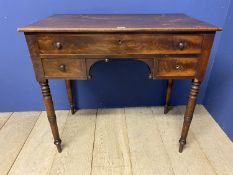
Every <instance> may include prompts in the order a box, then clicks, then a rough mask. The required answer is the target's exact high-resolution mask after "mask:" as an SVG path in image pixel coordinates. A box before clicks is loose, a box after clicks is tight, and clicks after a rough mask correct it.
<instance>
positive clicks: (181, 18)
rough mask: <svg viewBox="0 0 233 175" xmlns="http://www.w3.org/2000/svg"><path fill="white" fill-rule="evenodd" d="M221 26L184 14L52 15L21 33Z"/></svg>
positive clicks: (123, 30)
mask: <svg viewBox="0 0 233 175" xmlns="http://www.w3.org/2000/svg"><path fill="white" fill-rule="evenodd" d="M217 30H221V28H219V27H216V26H213V25H211V24H208V23H205V22H202V21H200V20H197V19H194V18H192V17H189V16H187V15H185V14H145V15H141V14H140V15H66V14H65V15H54V16H51V17H48V18H46V19H44V20H41V21H39V22H36V23H33V24H31V25H29V26H26V27H22V28H19V29H18V31H20V32H127V31H129V32H189V31H191V32H192V31H199V32H201V31H202V32H206V31H217Z"/></svg>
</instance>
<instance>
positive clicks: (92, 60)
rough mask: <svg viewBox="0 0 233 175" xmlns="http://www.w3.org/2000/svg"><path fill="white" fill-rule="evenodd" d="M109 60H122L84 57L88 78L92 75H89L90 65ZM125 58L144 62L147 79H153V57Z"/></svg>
mask: <svg viewBox="0 0 233 175" xmlns="http://www.w3.org/2000/svg"><path fill="white" fill-rule="evenodd" d="M111 60H123V58H119V59H116V58H110V59H109V58H101V59H96V58H89V59H86V65H87V75H88V79H91V77H92V75H91V69H92V67H93V66H94V65H95V64H96V63H97V62H103V61H104V62H109V61H111ZM127 60H131V61H141V62H143V63H145V64H146V66H147V67H148V78H149V79H153V75H154V72H153V71H154V59H153V58H127Z"/></svg>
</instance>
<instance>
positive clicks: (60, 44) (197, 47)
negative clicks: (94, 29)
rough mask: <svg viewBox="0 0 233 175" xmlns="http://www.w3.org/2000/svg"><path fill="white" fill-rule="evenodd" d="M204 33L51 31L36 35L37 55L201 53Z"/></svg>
mask: <svg viewBox="0 0 233 175" xmlns="http://www.w3.org/2000/svg"><path fill="white" fill-rule="evenodd" d="M202 41H203V35H192V34H186V35H184V34H183V35H173V34H164V35H161V34H157V35H155V34H114V35H113V34H79V35H78V34H76V35H74V34H66V35H64V34H62V35H61V34H53V35H41V36H39V37H38V44H39V48H40V54H46V55H49V54H79V55H80V54H81V55H82V54H87V53H88V54H93V55H94V54H95V55H99V54H112V55H122V54H126V53H127V54H134V55H135V54H148V55H149V54H152V55H153V54H200V53H201V47H202Z"/></svg>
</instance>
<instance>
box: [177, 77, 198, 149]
mask: <svg viewBox="0 0 233 175" xmlns="http://www.w3.org/2000/svg"><path fill="white" fill-rule="evenodd" d="M200 84H201V82H200V81H199V80H198V79H194V80H193V81H192V86H191V89H190V93H189V99H188V104H187V106H186V111H185V114H184V123H183V128H182V132H181V138H180V140H179V142H180V148H179V152H182V151H183V148H184V145H185V144H186V138H187V135H188V131H189V127H190V124H191V121H192V118H193V112H194V109H195V106H196V101H197V95H198V91H199V87H200Z"/></svg>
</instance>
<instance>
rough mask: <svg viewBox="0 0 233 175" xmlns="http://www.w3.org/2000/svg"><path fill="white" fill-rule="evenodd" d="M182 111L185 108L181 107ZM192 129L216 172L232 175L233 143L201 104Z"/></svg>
mask: <svg viewBox="0 0 233 175" xmlns="http://www.w3.org/2000/svg"><path fill="white" fill-rule="evenodd" d="M181 111H182V112H183V111H184V109H183V108H181ZM190 130H191V132H192V133H193V134H194V136H195V138H196V140H197V142H198V144H199V146H200V148H201V149H202V150H203V152H204V153H205V155H206V157H207V159H208V160H209V162H210V163H211V164H212V165H213V167H214V169H215V171H216V173H217V174H219V175H222V174H224V175H232V174H233V144H232V142H231V141H230V139H229V138H228V137H227V136H226V134H225V133H224V132H223V130H222V129H221V128H220V127H219V126H218V125H217V123H216V122H215V121H214V119H213V118H212V117H211V116H210V114H209V113H208V111H207V110H206V109H205V108H204V107H203V106H201V105H200V106H198V107H197V109H196V112H195V115H194V119H193V122H192V125H191V129H190Z"/></svg>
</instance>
